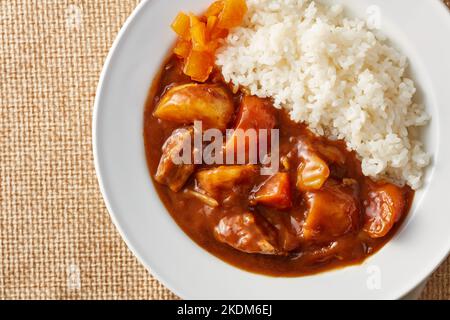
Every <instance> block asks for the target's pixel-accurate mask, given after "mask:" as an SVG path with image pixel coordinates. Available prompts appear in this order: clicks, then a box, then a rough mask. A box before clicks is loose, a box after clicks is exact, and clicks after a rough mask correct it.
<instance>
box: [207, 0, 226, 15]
mask: <svg viewBox="0 0 450 320" xmlns="http://www.w3.org/2000/svg"><path fill="white" fill-rule="evenodd" d="M223 6H224V1H223V0H219V1H216V2H213V3H212V4H211V5H210V6H209V8H208V10H206V13H205V16H206V17H208V18H209V17H212V16H218V15H219V14H220V13H221V12H222V10H223Z"/></svg>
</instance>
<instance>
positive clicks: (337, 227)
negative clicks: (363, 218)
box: [303, 182, 360, 242]
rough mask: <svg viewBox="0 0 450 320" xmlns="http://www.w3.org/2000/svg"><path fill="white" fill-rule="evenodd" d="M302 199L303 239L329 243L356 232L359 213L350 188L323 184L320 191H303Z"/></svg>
mask: <svg viewBox="0 0 450 320" xmlns="http://www.w3.org/2000/svg"><path fill="white" fill-rule="evenodd" d="M305 198H306V202H307V205H308V212H307V217H306V221H305V223H304V225H303V236H304V238H305V240H317V241H323V242H326V241H333V240H336V238H337V237H340V236H342V235H345V234H347V233H349V232H352V231H355V230H357V229H358V226H359V220H360V217H359V216H360V210H359V205H358V200H357V198H356V197H355V195H354V190H353V189H352V188H348V187H344V186H342V185H339V184H337V183H335V182H327V184H326V185H325V186H324V187H323V188H322V189H321V190H317V191H313V192H307V193H306V194H305Z"/></svg>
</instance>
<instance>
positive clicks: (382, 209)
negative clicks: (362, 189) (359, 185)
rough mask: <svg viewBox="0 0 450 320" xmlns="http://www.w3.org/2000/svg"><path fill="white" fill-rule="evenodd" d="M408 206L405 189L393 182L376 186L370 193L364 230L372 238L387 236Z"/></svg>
mask: <svg viewBox="0 0 450 320" xmlns="http://www.w3.org/2000/svg"><path fill="white" fill-rule="evenodd" d="M405 207H406V199H405V194H404V190H403V189H402V188H400V187H398V186H396V185H394V184H392V183H385V184H381V185H378V186H376V187H375V188H373V190H371V191H370V192H369V193H368V200H367V205H366V210H365V222H364V227H363V230H364V231H365V232H367V233H368V234H369V236H370V237H371V238H381V237H384V236H386V235H387V234H388V233H389V231H390V230H391V229H392V227H393V226H394V224H395V223H396V222H397V221H398V220H400V218H401V217H402V215H403V212H404V210H405Z"/></svg>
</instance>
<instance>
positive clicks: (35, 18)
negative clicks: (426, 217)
mask: <svg viewBox="0 0 450 320" xmlns="http://www.w3.org/2000/svg"><path fill="white" fill-rule="evenodd" d="M138 2H139V1H138V0H91V1H81V0H80V1H77V0H70V1H69V0H0V77H1V79H0V299H174V298H176V296H175V295H174V294H172V293H171V292H170V291H169V290H167V289H166V288H164V286H162V285H161V284H160V283H159V282H158V281H156V280H155V279H154V278H153V277H152V276H151V275H150V274H149V273H148V272H147V271H146V270H145V269H144V267H143V266H142V265H140V264H139V262H138V261H137V260H136V259H135V258H134V256H133V255H132V254H131V252H130V251H129V250H128V249H127V247H126V246H125V244H124V242H123V241H122V240H121V238H120V236H119V234H118V233H117V231H116V229H115V228H114V226H113V225H112V223H111V220H110V218H109V215H108V213H107V211H106V209H105V206H104V203H103V199H102V196H101V194H100V192H99V188H98V185H97V178H96V176H95V171H94V165H93V156H92V146H91V123H92V120H91V118H92V109H93V103H94V97H95V90H96V86H97V81H98V78H99V74H100V71H101V68H102V65H103V63H104V60H105V57H106V55H107V53H108V50H109V48H110V46H111V44H112V42H113V40H114V38H115V36H116V35H117V32H118V31H119V29H120V27H121V26H122V24H123V23H124V21H125V19H126V18H127V17H128V16H129V15H130V13H131V12H132V10H133V9H134V8H135V7H136V5H137V4H138ZM449 281H450V260H448V261H447V262H446V263H444V265H443V266H442V267H441V268H440V269H439V270H438V271H437V272H436V273H435V274H434V275H433V277H432V279H431V281H430V282H429V283H428V285H427V287H426V289H425V291H424V293H423V295H422V298H424V299H449V298H450V283H449Z"/></svg>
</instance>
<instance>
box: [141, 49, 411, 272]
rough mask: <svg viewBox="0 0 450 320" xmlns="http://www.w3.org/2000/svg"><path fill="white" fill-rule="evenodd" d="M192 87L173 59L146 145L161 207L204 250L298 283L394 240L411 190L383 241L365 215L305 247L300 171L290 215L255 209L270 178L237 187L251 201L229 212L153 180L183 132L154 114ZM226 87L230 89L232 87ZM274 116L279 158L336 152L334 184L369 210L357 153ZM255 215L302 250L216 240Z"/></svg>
mask: <svg viewBox="0 0 450 320" xmlns="http://www.w3.org/2000/svg"><path fill="white" fill-rule="evenodd" d="M190 82H192V81H191V80H190V79H189V78H188V77H187V76H185V75H184V74H183V72H182V70H181V63H180V61H179V60H178V59H177V57H175V56H172V57H171V58H170V59H169V60H168V62H167V63H166V64H165V65H164V67H163V69H162V71H161V73H160V75H159V76H158V77H157V79H156V80H155V82H154V84H153V87H152V88H151V90H150V94H149V97H148V100H147V103H146V106H145V113H144V142H145V151H146V157H147V163H148V167H149V171H150V175H151V177H152V180H153V182H154V186H155V189H156V191H157V192H158V195H159V197H160V199H161V201H162V202H163V203H164V205H165V207H166V208H167V211H168V212H169V213H170V214H171V216H172V217H173V219H174V220H175V221H176V223H177V224H178V225H179V226H180V227H181V229H182V230H183V231H184V232H185V233H186V234H187V235H188V236H189V237H190V238H191V239H192V240H194V241H195V242H196V243H197V244H198V245H199V246H201V247H202V248H204V249H205V250H207V251H208V252H210V253H212V254H213V255H215V256H216V257H218V258H220V259H222V260H223V261H226V262H228V263H230V264H231V265H234V266H236V267H239V268H242V269H244V270H247V271H251V272H255V273H261V274H265V275H270V276H284V277H294V276H303V275H310V274H315V273H318V272H322V271H326V270H330V269H334V268H339V267H344V266H348V265H352V264H359V263H362V262H363V261H364V260H365V259H366V258H367V257H368V256H370V255H372V254H374V253H375V252H377V251H378V250H379V249H381V248H382V247H383V246H384V245H385V244H386V243H387V242H388V241H389V240H390V239H391V238H392V236H393V235H394V234H395V232H396V230H397V229H398V227H399V226H400V225H401V222H402V221H403V220H404V218H405V216H406V214H407V212H408V211H409V208H410V206H411V203H412V200H413V197H414V192H413V191H412V190H411V189H410V188H409V187H404V188H402V189H401V190H402V192H403V195H404V206H403V214H402V215H401V217H400V218H399V219H398V221H397V222H396V223H395V225H394V226H393V227H392V229H391V230H390V231H389V233H388V234H387V235H385V236H384V237H379V238H371V237H370V236H369V235H368V234H367V233H366V232H364V231H363V230H362V224H363V219H364V217H363V211H361V214H360V221H359V224H358V229H357V230H355V231H353V232H350V233H347V234H345V235H342V236H339V237H336V238H335V239H333V240H332V241H304V240H303V241H302V240H301V239H296V237H295V234H296V231H295V230H294V229H295V228H298V227H299V226H300V227H301V225H302V223H303V222H304V221H305V215H306V211H307V206H306V203H305V197H304V194H303V193H302V192H300V191H298V190H297V188H295V180H296V172H295V170H288V173H289V177H290V180H291V185H292V186H293V187H292V188H291V189H292V199H293V200H292V207H291V208H289V209H288V210H277V209H271V208H269V207H266V206H263V205H256V206H253V205H250V202H249V197H248V196H247V195H248V194H249V191H250V190H251V189H252V188H253V187H254V185H258V184H260V183H262V182H263V181H264V180H266V179H267V177H259V178H258V179H257V181H256V182H255V181H253V182H252V185H246V184H242V185H237V186H235V188H233V190H232V191H230V192H234V193H236V194H245V195H246V196H244V197H239V196H238V197H234V198H232V200H231V201H233V202H234V203H233V205H232V206H228V207H226V208H225V207H223V206H219V207H216V208H211V207H209V206H207V205H205V204H204V203H203V202H202V201H200V200H198V199H196V198H194V197H192V196H191V195H189V194H187V193H186V192H183V190H181V191H179V192H173V191H172V190H170V189H169V188H168V187H167V186H165V185H162V184H159V183H157V182H156V181H155V180H154V176H155V173H156V171H157V168H158V164H159V161H160V158H161V155H162V149H161V148H162V145H163V144H164V142H165V141H166V139H167V138H168V137H169V136H170V135H171V134H172V132H173V131H174V130H175V129H177V128H179V127H180V124H177V123H172V122H169V121H164V120H160V119H158V118H156V117H155V116H154V115H153V111H154V109H155V107H156V106H157V104H158V102H159V101H160V98H161V96H162V95H163V94H164V93H165V92H167V90H168V89H169V88H171V87H173V86H174V85H179V84H184V83H190ZM211 82H214V83H217V82H218V83H221V82H223V81H222V80H221V77H220V73H219V72H217V71H216V72H213V75H212V76H211V77H210V79H209V80H208V81H207V83H211ZM223 85H224V86H227V84H223ZM241 96H242V92H238V93H236V94H234V95H233V98H234V101H235V109H236V110H237V106H238V104H239V101H240V99H241ZM275 112H276V117H277V121H278V128H279V129H280V155H283V154H287V153H289V151H291V150H293V149H295V148H296V144H297V143H298V142H299V141H300V142H301V141H306V142H308V143H310V144H313V145H317V144H323V145H325V146H333V147H335V148H337V149H338V150H339V151H340V152H341V154H342V155H344V156H345V165H344V166H339V165H335V164H332V163H330V164H329V166H330V172H331V173H330V179H336V180H337V181H340V180H342V179H343V178H346V179H347V178H350V179H354V180H355V181H356V182H357V183H358V186H359V189H360V192H359V196H358V201H359V205H360V206H361V207H365V206H366V204H367V200H368V199H367V194H368V192H369V191H370V189H371V186H372V185H373V183H374V182H372V181H371V180H370V179H369V178H367V177H365V176H363V174H362V172H361V163H360V161H359V160H358V159H357V157H356V155H355V153H354V152H349V151H347V149H346V147H345V143H344V142H342V141H331V140H329V139H326V138H322V137H317V136H315V135H313V134H312V133H311V132H310V131H309V130H308V129H307V127H306V126H305V125H303V124H298V123H295V122H293V121H291V120H290V118H289V116H288V115H287V114H286V112H285V111H282V110H276V111H275ZM233 122H234V119H233V120H232V121H231V122H230V125H229V127H230V128H231V127H232V126H233ZM299 161H300V160H299V159H298V158H296V157H295V156H294V157H292V158H291V167H292V168H297V166H298V163H299ZM208 167H214V166H204V165H202V166H200V167H198V168H196V171H197V170H198V169H204V168H208ZM194 183H195V181H194V175H191V177H190V179H189V180H188V182H187V183H186V186H193V185H194ZM255 210H256V211H258V212H259V214H261V215H263V216H264V217H265V218H266V219H267V220H268V221H270V223H271V224H273V225H275V226H277V228H279V229H280V230H283V232H284V233H283V234H284V236H283V237H282V238H283V241H284V244H286V246H288V247H289V246H291V245H292V247H295V246H297V248H296V249H295V250H293V251H290V252H289V254H287V255H264V254H255V253H245V252H241V251H239V250H236V249H234V248H233V247H231V246H229V245H227V244H225V243H222V242H219V241H218V240H217V238H216V237H215V236H214V231H213V230H214V228H215V227H216V226H217V224H218V223H219V221H220V220H221V219H222V218H223V217H226V216H232V215H235V214H239V213H241V214H242V213H244V212H254V211H255ZM293 221H295V223H293ZM166 241H170V239H166Z"/></svg>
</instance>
